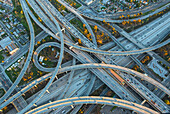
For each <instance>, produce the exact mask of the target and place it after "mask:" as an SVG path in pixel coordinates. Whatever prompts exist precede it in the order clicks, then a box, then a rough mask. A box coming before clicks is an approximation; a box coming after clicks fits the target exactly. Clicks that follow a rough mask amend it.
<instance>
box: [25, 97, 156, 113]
mask: <svg viewBox="0 0 170 114" xmlns="http://www.w3.org/2000/svg"><path fill="white" fill-rule="evenodd" d="M86 103H87V104H105V105H111V106H119V107H122V108H126V109H130V110H134V111H136V112H139V113H144V114H159V113H158V112H156V111H154V110H152V109H149V108H147V107H144V106H142V105H139V104H136V103H133V102H129V101H125V100H121V99H116V98H110V97H99V96H83V97H73V98H67V99H62V100H58V101H54V102H51V103H48V104H45V105H42V106H40V107H38V108H35V109H33V110H31V111H29V112H27V113H26V114H32V113H37V114H40V113H44V112H46V111H48V110H51V109H55V108H58V107H61V106H70V105H78V104H86Z"/></svg>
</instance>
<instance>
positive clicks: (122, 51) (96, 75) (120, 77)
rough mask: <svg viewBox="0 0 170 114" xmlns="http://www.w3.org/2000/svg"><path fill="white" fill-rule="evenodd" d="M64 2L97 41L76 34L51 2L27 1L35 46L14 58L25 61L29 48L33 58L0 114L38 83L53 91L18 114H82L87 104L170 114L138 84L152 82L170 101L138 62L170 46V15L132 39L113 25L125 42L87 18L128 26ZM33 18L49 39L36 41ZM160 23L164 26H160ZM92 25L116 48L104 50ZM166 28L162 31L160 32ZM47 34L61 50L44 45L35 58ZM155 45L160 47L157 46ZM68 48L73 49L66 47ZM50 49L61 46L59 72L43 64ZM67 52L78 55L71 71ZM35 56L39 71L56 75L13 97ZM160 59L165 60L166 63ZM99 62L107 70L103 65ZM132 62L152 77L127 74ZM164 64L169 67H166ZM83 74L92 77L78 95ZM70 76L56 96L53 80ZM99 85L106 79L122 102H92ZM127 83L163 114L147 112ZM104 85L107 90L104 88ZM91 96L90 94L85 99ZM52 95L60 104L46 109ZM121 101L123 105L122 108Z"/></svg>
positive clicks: (43, 93)
mask: <svg viewBox="0 0 170 114" xmlns="http://www.w3.org/2000/svg"><path fill="white" fill-rule="evenodd" d="M58 2H60V3H61V4H63V5H64V6H65V7H66V8H68V10H70V11H71V12H72V13H73V14H75V15H76V16H77V17H78V18H79V19H80V20H81V21H82V23H84V24H85V25H86V27H87V29H88V31H89V33H91V35H92V36H91V37H92V42H91V41H90V40H88V39H87V38H86V37H85V36H84V35H83V34H82V33H81V32H80V31H78V30H77V28H75V27H74V26H73V25H72V24H71V23H70V22H69V21H70V20H69V19H67V18H65V17H64V16H63V15H61V13H60V12H59V11H58V10H57V9H56V8H55V7H54V6H53V5H52V4H51V3H50V2H49V1H48V0H27V2H26V1H25V0H20V3H21V6H22V8H23V11H24V14H25V17H26V19H27V23H28V25H29V29H30V37H31V40H30V42H29V44H26V45H25V47H23V49H24V50H22V51H21V52H20V53H16V54H15V55H13V56H17V54H18V55H20V56H21V53H22V54H23V55H24V54H25V53H26V52H27V51H28V47H29V52H28V56H27V59H26V62H25V64H24V67H23V68H22V70H21V72H20V75H19V76H18V78H17V79H16V81H15V82H14V83H13V84H12V86H11V87H10V88H9V89H8V90H7V91H6V93H5V95H4V96H3V97H1V98H0V103H1V105H0V109H2V108H3V107H5V106H7V105H8V104H9V103H11V102H13V101H14V100H16V99H17V98H19V97H20V96H21V95H22V94H24V93H25V92H27V91H28V90H30V89H31V88H32V87H35V86H36V85H37V84H38V83H40V82H42V81H44V80H46V79H48V78H50V80H49V82H48V83H47V85H46V86H45V87H44V88H43V89H42V90H41V91H40V92H39V94H38V95H37V96H35V97H34V99H33V100H32V101H31V102H29V104H28V105H27V106H26V107H25V108H23V109H22V110H21V111H20V112H18V113H19V114H22V113H25V112H27V111H29V110H30V109H31V107H33V106H34V107H37V106H38V107H37V108H35V109H33V110H30V111H29V112H28V113H32V112H33V111H34V110H35V111H36V110H38V111H37V112H36V113H42V112H43V111H44V112H48V111H51V110H52V111H54V112H56V111H57V110H59V111H63V110H66V108H68V107H61V106H71V107H72V108H73V107H74V105H77V104H79V105H78V106H75V107H74V109H73V112H72V113H76V112H77V111H78V110H79V109H80V108H81V106H82V105H81V104H86V103H90V104H107V105H113V106H120V107H122V108H127V109H130V110H134V111H137V112H140V113H159V112H161V113H168V112H169V110H170V109H169V107H168V106H167V105H166V104H165V103H164V102H163V101H162V100H161V99H160V98H159V97H158V96H157V95H155V94H154V93H153V92H152V91H150V90H149V89H148V88H147V87H145V86H144V85H143V84H142V83H141V82H139V81H138V80H137V79H135V77H139V78H141V79H143V80H146V81H147V82H149V83H151V84H152V85H154V86H156V87H158V88H159V89H160V90H162V91H163V92H164V93H165V94H167V95H169V96H170V90H169V88H167V87H168V86H167V85H164V84H162V83H161V82H160V80H158V79H156V78H155V77H154V75H153V74H152V73H151V72H150V71H148V69H147V68H145V66H144V65H143V64H142V63H141V62H140V60H139V59H138V58H137V57H138V56H139V54H143V53H147V54H148V55H150V56H152V57H153V56H155V55H156V53H154V52H152V50H155V49H158V48H160V47H162V46H164V45H167V44H169V42H170V39H167V40H165V41H164V42H162V43H159V42H160V41H161V39H162V38H164V37H165V36H166V35H167V34H169V33H170V29H169V27H170V25H169V21H170V18H168V17H170V16H169V12H168V13H166V14H164V15H163V16H162V17H159V18H158V19H157V20H155V21H153V22H152V23H149V24H148V25H145V26H143V27H141V28H139V29H137V30H136V31H133V32H131V33H127V32H126V31H124V30H123V29H121V28H120V27H119V26H117V25H116V24H114V23H111V25H112V26H113V27H115V29H116V30H117V31H118V32H119V33H120V34H121V35H122V36H123V37H121V38H119V39H116V38H115V37H114V36H113V35H112V34H111V33H110V32H109V31H107V30H106V29H105V28H103V27H102V26H100V25H97V23H95V22H93V21H90V20H85V19H84V18H83V17H82V16H81V15H83V16H85V17H87V18H89V19H92V20H100V21H103V20H105V21H106V22H115V23H120V22H122V21H124V20H113V19H112V20H110V19H106V18H101V17H97V16H93V15H90V16H89V14H85V13H83V11H80V10H77V9H74V8H73V7H71V6H70V5H69V4H67V3H66V2H64V1H63V0H58ZM27 3H28V4H29V5H30V6H31V7H32V9H33V10H34V11H35V13H37V15H38V16H39V17H40V18H41V19H42V21H43V22H44V23H45V25H46V26H44V25H43V24H42V23H40V22H39V21H38V19H36V17H35V16H34V15H33V13H32V12H31V10H30V8H29V7H28V4H27ZM169 5H170V4H167V5H165V6H163V7H162V8H159V9H157V10H156V11H154V12H152V13H150V14H148V15H146V16H142V17H139V18H136V19H145V18H147V17H149V16H150V15H153V14H155V13H158V12H160V11H162V10H164V9H165V8H167V6H169ZM73 14H72V15H73ZM30 17H31V18H32V19H33V20H34V21H35V22H36V23H37V25H39V26H40V27H41V28H42V29H43V30H44V31H45V32H46V33H45V32H42V33H41V34H43V36H44V37H42V38H41V36H37V37H35V35H34V28H33V26H32V22H31V19H30ZM73 17H74V15H73ZM162 20H163V21H162ZM125 21H126V20H125ZM157 23H159V25H158V24H157ZM90 25H97V26H98V29H99V30H101V31H104V32H105V33H107V34H108V35H109V36H110V38H111V39H112V40H113V42H110V43H107V44H105V45H103V46H101V47H98V46H97V43H96V38H95V35H94V33H93V31H92V29H91V27H90ZM154 26H155V27H154ZM153 27H154V29H153ZM61 28H65V29H66V31H68V33H66V32H62V31H63V30H61ZM160 28H162V29H161V30H160ZM140 29H142V30H140ZM148 29H151V31H150V32H148ZM145 31H147V32H145ZM163 31H166V32H164V34H162V32H163ZM154 33H156V34H154ZM47 34H49V35H51V36H52V37H53V38H55V39H57V40H58V41H59V42H60V43H61V44H59V43H56V42H48V43H44V44H42V45H41V46H39V47H38V48H37V49H36V50H35V52H34V53H33V50H34V45H35V42H37V41H38V40H39V41H40V40H41V39H43V38H45V36H47ZM68 34H69V35H72V36H73V37H76V38H79V39H81V41H82V43H83V46H79V45H77V43H75V42H74V41H73V40H72V39H71V38H70V36H69V35H68ZM143 34H144V35H143ZM158 34H159V36H158ZM160 34H161V35H160ZM154 39H158V40H156V41H155V40H154ZM153 40H154V41H155V42H153ZM158 43H159V44H158ZM64 44H65V45H67V46H65V47H64ZM155 44H156V45H155ZM29 45H30V46H29ZM113 45H115V46H114V47H110V48H109V46H113ZM49 46H55V47H58V48H60V57H59V60H58V63H57V66H56V67H55V68H45V67H43V66H42V65H40V63H39V62H38V55H39V52H40V51H41V50H42V49H44V48H45V47H49ZM108 49H110V50H108ZM64 51H66V52H67V53H69V54H70V55H72V56H73V60H72V61H70V62H68V63H67V64H65V65H62V64H61V63H62V59H63V58H64V55H63V54H64ZM87 52H88V53H87ZM89 52H91V53H93V54H94V56H95V58H93V57H92V56H91V55H90V54H89ZM120 55H121V56H120ZM128 55H129V56H128ZM32 56H33V62H34V64H35V66H36V67H37V68H38V69H39V70H41V71H45V72H51V73H49V74H47V75H44V76H42V77H40V78H38V79H37V80H35V81H33V82H31V83H30V84H28V85H27V86H25V87H24V88H23V89H21V90H20V91H19V92H17V93H16V94H14V95H13V96H11V97H9V96H10V95H11V93H12V92H13V91H14V90H15V89H16V88H17V85H18V84H19V82H20V81H21V79H22V78H23V76H24V73H25V72H26V70H27V68H28V65H29V63H30V61H31V58H32ZM157 56H158V55H157ZM158 57H159V56H158ZM17 58H19V57H17ZM17 58H15V59H16V60H17ZM159 58H160V59H162V58H161V57H159ZM12 60H13V59H12ZM122 60H123V61H122ZM76 61H79V62H80V63H82V64H81V65H76ZM99 61H100V63H102V64H98V62H99ZM126 61H128V62H126ZM130 61H134V62H135V63H136V64H138V65H139V66H140V67H141V69H142V70H143V71H144V72H145V74H147V75H148V76H146V75H145V74H142V73H139V72H136V71H134V70H131V69H128V68H125V67H126V66H127V65H128V64H129V63H130ZM120 62H122V63H123V64H120ZM164 62H165V63H166V61H164ZM125 63H126V64H125ZM127 63H128V64H127ZM11 64H12V62H10V60H7V61H6V62H5V63H4V64H2V67H4V68H8V66H10V65H11ZM166 64H168V63H166ZM121 66H122V67H121ZM124 66H125V67H124ZM83 69H88V70H85V71H84V70H83ZM79 70H81V71H84V72H86V73H85V74H86V75H85V76H84V77H82V79H77V81H78V82H77V83H80V85H79V86H77V88H76V89H75V90H74V92H73V93H72V91H73V90H71V89H69V88H74V87H75V86H76V84H77V83H73V82H74V81H76V77H75V76H74V75H75V73H76V72H77V71H79ZM68 71H71V72H70V73H69V74H68V76H69V77H68V76H67V79H66V80H68V82H67V83H66V82H65V86H61V87H60V90H58V91H50V87H51V85H52V84H53V83H52V82H53V80H54V79H55V78H56V79H57V80H59V79H58V78H57V75H59V74H61V73H64V72H66V73H67V72H68ZM98 79H100V80H101V81H102V82H103V83H104V84H106V85H107V86H108V87H109V88H110V89H111V90H112V91H114V92H115V93H116V94H117V95H118V96H119V98H121V99H122V100H121V99H113V98H103V97H102V98H101V97H99V98H98V97H88V95H90V93H91V91H92V90H93V88H92V87H93V85H95V83H96V80H98ZM82 80H84V81H82ZM122 82H123V83H126V84H127V85H128V86H129V87H130V88H132V89H133V90H134V91H135V92H136V93H137V94H138V95H139V96H140V97H141V98H142V99H145V100H147V102H148V103H149V104H150V105H151V106H152V107H153V108H154V109H156V111H158V112H155V111H154V110H153V109H149V108H147V107H145V106H142V105H140V103H141V102H142V101H141V98H140V99H139V98H137V96H135V95H133V93H131V91H129V89H127V88H126V87H125V85H124V84H123V83H122ZM99 85H101V84H100V83H99ZM69 86H70V87H69ZM64 87H65V89H63V93H62V92H61V90H62V88H64ZM115 88H117V89H115ZM85 90H86V91H87V92H85V93H84V91H85ZM49 91H50V92H49ZM59 91H60V95H59ZM76 91H77V93H76ZM53 92H54V93H53ZM50 93H51V98H53V97H57V98H56V101H52V103H47V104H42V102H43V101H41V99H44V102H45V103H46V101H48V100H49V98H47V96H48V94H50ZM52 93H53V94H52ZM56 93H58V95H56ZM69 93H72V95H68V94H69ZM82 95H83V96H87V97H79V96H82ZM45 96H46V97H45ZM8 97H9V98H8ZM68 97H76V98H77V99H76V98H70V99H67V98H68ZM63 98H66V99H63ZM83 98H84V100H83ZM47 99H48V100H47ZM60 99H63V102H62V103H61V104H60V101H62V100H60ZM71 99H73V100H71ZM107 99H110V100H111V101H110V100H109V101H107ZM69 100H71V101H69ZM76 100H77V101H76ZM3 101H5V102H3ZM40 101H41V102H40ZM119 101H121V103H120V102H119ZM153 101H154V102H153ZM65 102H66V103H65ZM113 102H114V103H113ZM123 102H126V103H123ZM109 103H110V104H109ZM128 103H129V104H128ZM41 104H42V106H41ZM63 104H65V105H63ZM60 105H61V106H60ZM59 107H60V108H59ZM64 108H65V109H64ZM40 109H41V110H40ZM68 110H71V109H68Z"/></svg>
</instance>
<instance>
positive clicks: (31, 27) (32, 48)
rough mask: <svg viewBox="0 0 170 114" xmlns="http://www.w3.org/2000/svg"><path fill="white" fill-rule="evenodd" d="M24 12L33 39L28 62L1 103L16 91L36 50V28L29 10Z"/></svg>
mask: <svg viewBox="0 0 170 114" xmlns="http://www.w3.org/2000/svg"><path fill="white" fill-rule="evenodd" d="M24 14H25V16H26V19H27V23H28V25H29V28H30V35H31V41H30V48H29V53H28V56H27V59H26V62H25V64H24V66H23V68H22V70H21V72H20V74H19V76H18V77H17V79H16V80H15V82H14V83H13V84H12V86H11V87H10V88H9V89H8V91H7V92H6V93H5V94H4V95H3V97H1V98H0V104H1V103H2V102H3V101H4V100H6V99H7V98H8V97H9V95H10V94H11V93H12V92H13V91H14V89H15V88H16V87H17V85H18V84H19V82H20V81H21V79H22V77H23V76H24V74H25V72H26V70H27V67H28V65H29V63H30V61H31V57H32V54H33V50H34V42H35V39H34V29H33V26H32V23H31V20H30V18H29V16H28V14H27V12H26V11H25V10H24Z"/></svg>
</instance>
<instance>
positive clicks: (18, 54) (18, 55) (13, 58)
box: [1, 31, 48, 69]
mask: <svg viewBox="0 0 170 114" xmlns="http://www.w3.org/2000/svg"><path fill="white" fill-rule="evenodd" d="M47 36H48V34H47V33H46V32H45V31H42V32H41V33H39V34H38V35H37V36H36V37H35V44H36V43H37V42H38V41H41V40H42V39H44V38H45V37H47ZM29 45H30V41H29V42H28V43H27V44H25V45H24V46H23V47H22V48H20V49H19V50H18V51H17V52H16V53H15V54H13V55H12V56H10V57H9V58H7V59H6V60H5V61H4V63H1V64H2V66H3V67H4V69H7V68H8V67H9V66H11V65H12V64H13V63H14V62H15V61H17V60H18V59H19V58H21V57H22V56H23V55H24V54H26V53H27V52H28V50H29Z"/></svg>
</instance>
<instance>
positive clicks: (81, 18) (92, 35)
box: [58, 0, 97, 46]
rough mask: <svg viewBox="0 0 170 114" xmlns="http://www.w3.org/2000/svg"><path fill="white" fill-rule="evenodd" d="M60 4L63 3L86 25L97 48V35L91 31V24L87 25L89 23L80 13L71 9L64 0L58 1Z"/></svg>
mask: <svg viewBox="0 0 170 114" xmlns="http://www.w3.org/2000/svg"><path fill="white" fill-rule="evenodd" d="M58 2H59V3H61V4H62V5H64V6H65V7H66V8H67V9H68V10H70V11H71V12H72V13H74V14H75V15H76V16H77V17H78V18H79V19H80V20H81V21H82V22H83V23H84V24H85V25H86V28H87V30H88V31H89V32H90V34H91V37H92V41H93V43H94V45H95V46H97V42H96V38H95V35H94V33H93V31H92V29H91V27H90V26H89V24H88V23H87V21H86V20H85V19H84V18H83V17H82V16H81V15H80V14H79V13H78V12H76V11H75V10H76V9H74V8H73V7H71V6H70V5H69V4H68V3H66V2H64V1H63V0H58Z"/></svg>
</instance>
